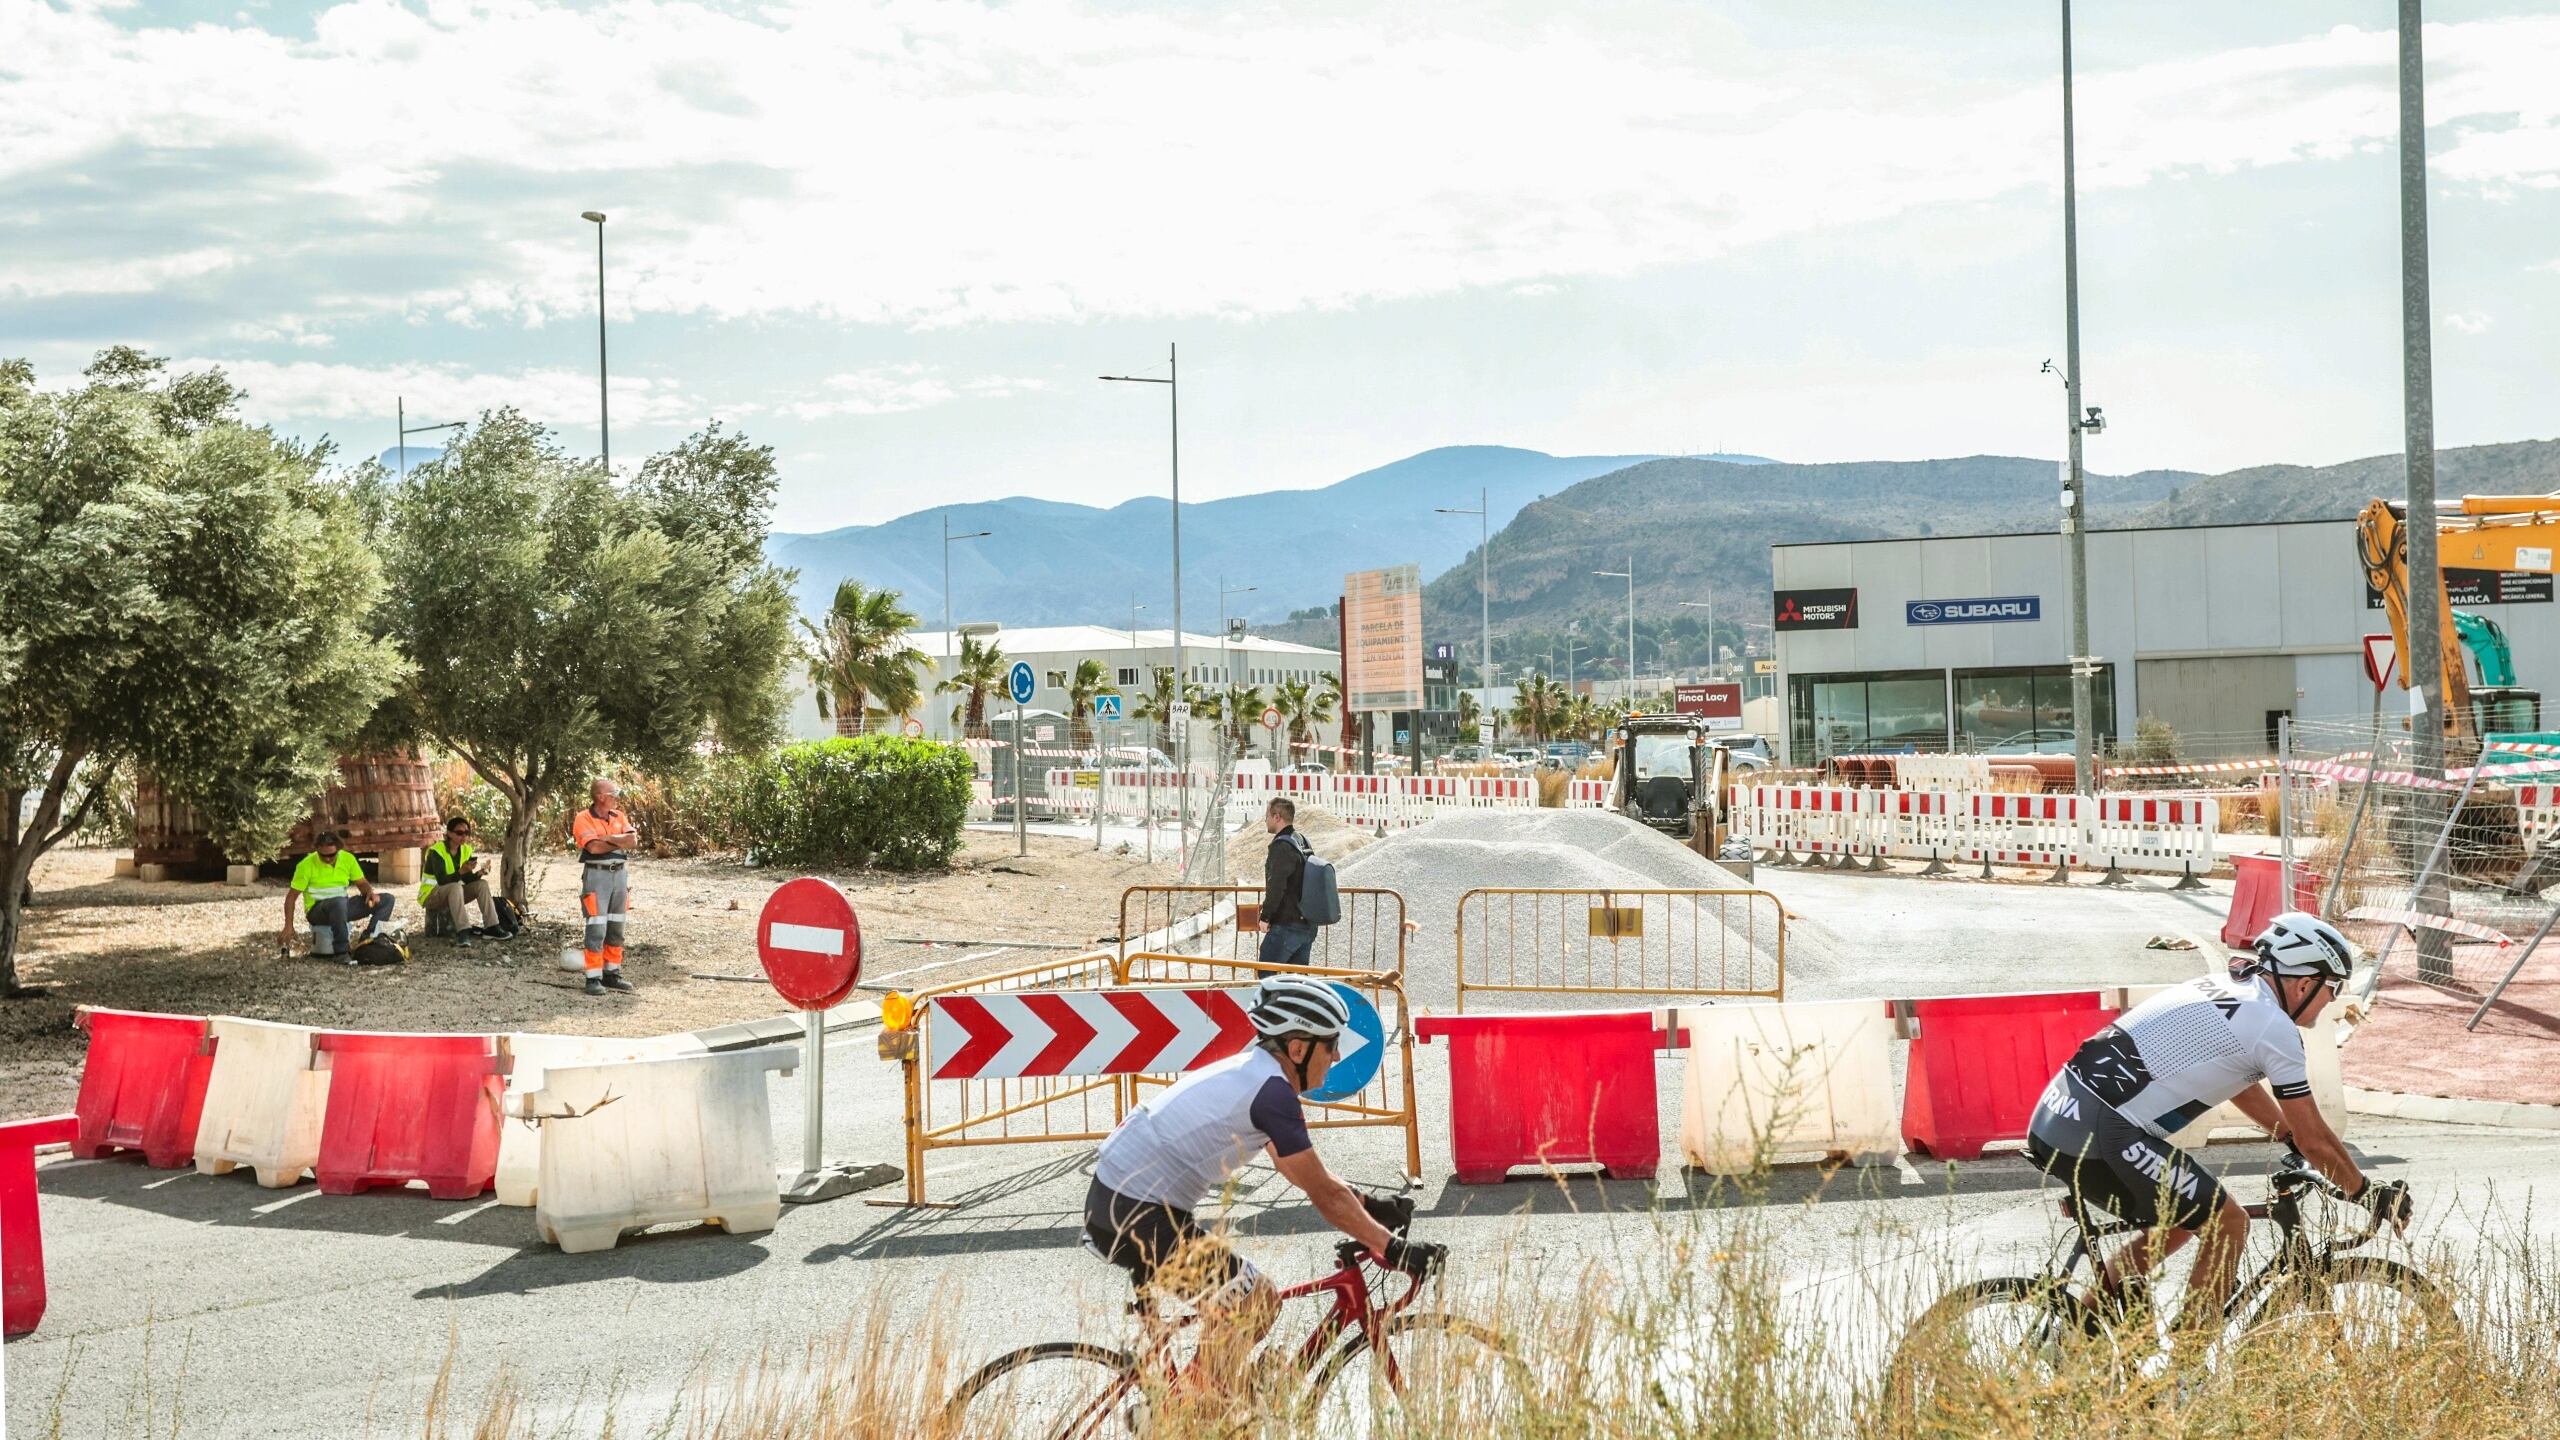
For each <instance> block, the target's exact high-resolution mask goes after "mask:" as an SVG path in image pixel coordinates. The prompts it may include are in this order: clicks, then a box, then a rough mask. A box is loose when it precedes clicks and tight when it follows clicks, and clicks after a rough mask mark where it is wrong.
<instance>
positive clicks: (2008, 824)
mask: <svg viewBox="0 0 2560 1440" xmlns="http://www.w3.org/2000/svg"><path fill="white" fill-rule="evenodd" d="M1966 798H1967V800H1968V801H1969V802H1970V804H1971V806H1972V815H1971V817H1970V820H1971V824H1970V825H1969V827H1968V833H1967V834H1966V836H1965V849H1964V858H1965V859H1967V860H1979V861H1981V862H1983V863H1984V864H1985V865H2067V864H2070V863H2071V862H2073V861H2075V860H2079V859H2080V855H2081V826H2082V823H2083V821H2084V819H2085V818H2086V817H2085V814H2084V812H2085V809H2086V807H2087V803H2088V802H2087V801H2086V800H2085V799H2083V798H2082V797H2081V796H2078V795H2005V794H1979V795H1972V796H1968V797H1966Z"/></svg>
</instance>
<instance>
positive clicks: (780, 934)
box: [756, 876, 862, 1010]
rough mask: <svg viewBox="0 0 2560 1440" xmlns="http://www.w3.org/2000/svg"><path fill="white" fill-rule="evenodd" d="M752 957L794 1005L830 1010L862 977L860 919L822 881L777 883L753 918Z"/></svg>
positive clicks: (843, 898) (850, 905)
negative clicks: (754, 943) (754, 928)
mask: <svg viewBox="0 0 2560 1440" xmlns="http://www.w3.org/2000/svg"><path fill="white" fill-rule="evenodd" d="M756 959H757V960H758V961H759V962H761V963H762V964H763V966H764V973H765V978H766V979H768V980H771V981H772V982H773V988H774V989H776V990H778V991H780V992H781V994H782V998H783V999H785V1000H788V1001H790V1002H791V1004H792V1006H793V1007H794V1008H795V1009H800V1010H826V1009H830V1008H832V1007H833V1006H835V1005H836V1004H837V1003H838V1002H840V1001H842V1000H843V999H844V997H846V996H847V995H850V994H852V993H853V987H854V985H855V983H856V982H858V981H859V980H861V979H862V922H861V921H859V920H857V919H855V918H854V914H853V901H852V900H851V899H850V898H848V897H847V896H846V895H845V893H844V891H842V890H840V889H838V888H836V887H835V886H833V885H830V884H828V883H827V882H826V881H824V880H813V879H810V878H808V877H807V876H803V877H801V878H800V879H797V880H788V881H785V882H783V883H782V884H781V885H780V886H777V887H776V888H775V890H774V892H773V894H772V896H771V897H770V898H768V899H767V900H766V901H765V902H764V911H763V913H762V914H760V915H758V916H757V917H756Z"/></svg>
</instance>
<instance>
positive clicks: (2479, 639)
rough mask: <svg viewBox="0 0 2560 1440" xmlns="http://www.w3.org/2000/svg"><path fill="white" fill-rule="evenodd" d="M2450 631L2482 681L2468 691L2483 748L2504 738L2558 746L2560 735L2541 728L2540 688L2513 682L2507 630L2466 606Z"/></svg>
mask: <svg viewBox="0 0 2560 1440" xmlns="http://www.w3.org/2000/svg"><path fill="white" fill-rule="evenodd" d="M2453 629H2454V633H2455V634H2457V635H2459V636H2461V637H2462V648H2463V649H2465V650H2468V651H2470V652H2471V663H2472V664H2474V665H2476V666H2478V667H2479V668H2480V683H2479V684H2478V685H2475V686H2473V687H2472V689H2471V714H2472V720H2473V725H2474V727H2475V730H2476V733H2478V734H2479V735H2480V736H2481V738H2482V739H2483V740H2484V741H2485V742H2486V745H2487V748H2488V749H2490V750H2492V751H2494V750H2496V749H2497V748H2498V747H2499V745H2500V744H2501V743H2502V742H2504V743H2508V744H2526V745H2551V744H2560V734H2552V733H2545V732H2544V731H2543V729H2542V692H2541V691H2539V690H2527V689H2524V688H2523V687H2521V686H2519V685H2517V684H2516V658H2515V652H2514V651H2512V650H2510V649H2509V648H2508V647H2507V632H2506V630H2505V629H2504V628H2503V627H2501V626H2500V625H2499V624H2498V622H2497V621H2495V620H2492V619H2490V618H2489V617H2488V616H2486V615H2478V614H2474V613H2472V612H2471V611H2469V610H2456V611H2454V612H2453Z"/></svg>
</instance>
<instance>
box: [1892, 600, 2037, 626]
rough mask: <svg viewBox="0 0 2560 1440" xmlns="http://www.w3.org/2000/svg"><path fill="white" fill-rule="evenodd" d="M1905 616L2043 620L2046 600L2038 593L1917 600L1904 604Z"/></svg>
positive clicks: (1941, 621) (1963, 621) (1954, 621)
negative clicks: (1978, 597) (1964, 598)
mask: <svg viewBox="0 0 2560 1440" xmlns="http://www.w3.org/2000/svg"><path fill="white" fill-rule="evenodd" d="M1902 618H1903V620H1904V621H1905V622H1906V623H1909V624H1912V625H1991V624H1997V623H1999V622H2001V621H2005V620H2040V619H2042V618H2044V600H2043V597H2042V596H2037V595H1995V596H1991V597H1988V598H1984V599H1978V600H1914V601H1911V602H1910V603H1908V604H1906V605H1904V606H1903V607H1902Z"/></svg>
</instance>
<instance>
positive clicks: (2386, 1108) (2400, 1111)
mask: <svg viewBox="0 0 2560 1440" xmlns="http://www.w3.org/2000/svg"><path fill="white" fill-rule="evenodd" d="M2347 1109H2348V1111H2349V1112H2350V1113H2353V1114H2357V1115H2383V1116H2388V1117H2390V1118H2392V1119H2396V1120H2430V1121H2435V1122H2438V1123H2442V1124H2450V1125H2503V1126H2506V1127H2508V1128H2511V1129H2517V1130H2553V1131H2560V1105H2536V1104H2533V1103H2530V1102H2528V1101H2523V1100H2457V1099H2451V1098H2448V1097H2446V1096H2442V1095H2404V1094H2402V1093H2400V1092H2399V1091H2396V1090H2361V1089H2358V1088H2357V1087H2355V1086H2353V1085H2350V1086H2348V1087H2347Z"/></svg>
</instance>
